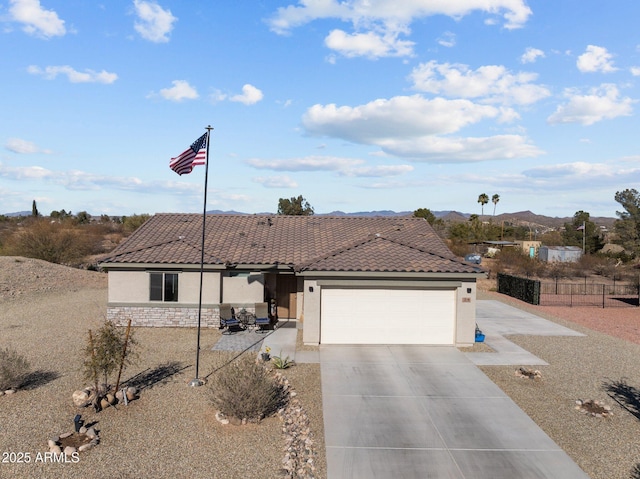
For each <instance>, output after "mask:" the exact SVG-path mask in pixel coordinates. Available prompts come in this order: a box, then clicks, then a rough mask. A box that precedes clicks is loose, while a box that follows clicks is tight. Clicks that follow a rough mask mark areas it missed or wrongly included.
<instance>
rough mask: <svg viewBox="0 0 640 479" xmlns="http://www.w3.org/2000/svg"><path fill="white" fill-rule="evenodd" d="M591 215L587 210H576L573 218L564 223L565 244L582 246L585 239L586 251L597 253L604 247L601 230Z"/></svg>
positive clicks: (563, 235) (563, 236) (563, 238)
mask: <svg viewBox="0 0 640 479" xmlns="http://www.w3.org/2000/svg"><path fill="white" fill-rule="evenodd" d="M589 217H590V215H589V213H588V212H586V211H582V210H581V211H576V213H575V214H574V215H573V220H572V221H571V222H570V223H565V224H564V231H563V232H562V241H563V243H564V245H565V246H579V247H580V248H582V245H583V241H584V247H585V252H586V253H595V252H596V251H598V250H599V249H601V248H602V239H601V237H600V230H599V228H598V226H597V225H596V224H595V223H594V222H593V221H591V220H590V219H589ZM583 225H584V229H583Z"/></svg>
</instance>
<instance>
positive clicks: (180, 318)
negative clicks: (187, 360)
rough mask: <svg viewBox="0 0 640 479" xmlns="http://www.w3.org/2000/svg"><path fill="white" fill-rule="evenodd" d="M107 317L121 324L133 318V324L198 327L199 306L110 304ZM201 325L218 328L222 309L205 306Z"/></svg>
mask: <svg viewBox="0 0 640 479" xmlns="http://www.w3.org/2000/svg"><path fill="white" fill-rule="evenodd" d="M107 319H108V320H109V321H113V322H114V323H116V324H118V325H121V326H126V324H127V322H128V321H129V319H131V325H132V326H152V327H184V328H189V327H197V326H198V307H197V306H196V307H179V308H176V307H172V308H168V307H158V306H139V305H135V306H108V307H107ZM200 326H201V327H203V328H218V327H219V326H220V309H219V308H218V307H213V308H212V307H203V308H202V313H201V316H200Z"/></svg>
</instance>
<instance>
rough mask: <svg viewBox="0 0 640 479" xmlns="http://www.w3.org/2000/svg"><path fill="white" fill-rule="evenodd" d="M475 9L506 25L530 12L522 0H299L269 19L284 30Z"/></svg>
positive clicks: (393, 21) (402, 21)
mask: <svg viewBox="0 0 640 479" xmlns="http://www.w3.org/2000/svg"><path fill="white" fill-rule="evenodd" d="M476 10H479V11H482V12H486V13H488V14H491V15H502V16H503V18H504V20H505V24H504V25H505V28H507V29H513V28H520V27H522V26H523V25H524V24H525V23H526V22H527V20H528V18H529V16H530V15H531V13H532V12H531V9H530V8H529V7H528V6H527V4H526V3H525V0H448V1H433V0H377V1H375V2H371V1H366V0H356V1H353V0H352V1H340V0H301V1H300V3H299V5H297V6H296V5H288V6H286V7H280V8H278V10H277V12H276V14H275V15H274V16H273V17H272V18H271V19H269V25H270V27H271V29H272V30H273V31H274V32H276V33H278V34H286V33H288V32H289V31H290V30H291V29H293V28H295V27H299V26H301V25H304V24H306V23H309V22H312V21H314V20H318V19H327V18H337V19H340V20H343V21H349V22H352V23H353V24H354V25H365V24H372V23H376V22H378V23H383V24H385V25H388V26H391V25H408V24H410V23H411V22H412V21H413V20H415V19H419V18H424V17H428V16H433V15H446V16H449V17H452V18H454V19H458V18H461V17H463V16H465V15H468V14H470V13H472V12H474V11H476Z"/></svg>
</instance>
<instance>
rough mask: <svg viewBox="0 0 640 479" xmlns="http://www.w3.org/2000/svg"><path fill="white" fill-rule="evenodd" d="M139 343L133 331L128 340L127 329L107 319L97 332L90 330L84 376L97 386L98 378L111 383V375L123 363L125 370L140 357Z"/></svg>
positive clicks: (85, 351) (84, 352)
mask: <svg viewBox="0 0 640 479" xmlns="http://www.w3.org/2000/svg"><path fill="white" fill-rule="evenodd" d="M137 344H138V342H137V341H136V339H135V338H134V337H133V333H131V334H130V335H129V338H128V342H127V336H126V330H125V329H124V328H118V327H117V326H116V325H115V323H113V322H112V321H105V323H104V325H103V326H102V327H101V328H100V329H99V330H98V331H96V333H95V334H93V333H92V332H91V331H89V337H88V339H87V345H86V346H85V348H84V350H83V355H84V363H83V366H84V378H85V379H87V380H90V381H92V382H93V383H94V385H95V386H96V388H98V384H97V383H98V380H101V381H103V382H104V384H109V382H108V380H109V377H110V376H111V375H112V374H113V373H114V372H116V371H119V370H120V367H121V363H122V370H123V371H124V370H125V368H126V367H127V366H129V365H131V364H132V363H133V362H134V361H135V359H136V358H137V357H138V354H137V351H136V346H137ZM125 346H126V349H125ZM98 389H99V388H98ZM100 392H101V393H106V392H107V391H100Z"/></svg>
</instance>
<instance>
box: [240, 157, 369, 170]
mask: <svg viewBox="0 0 640 479" xmlns="http://www.w3.org/2000/svg"><path fill="white" fill-rule="evenodd" d="M363 163H364V161H363V160H360V159H353V158H339V157H333V156H305V157H303V158H289V159H286V160H265V159H261V158H251V159H249V160H247V164H248V165H251V166H253V167H254V168H258V169H261V170H274V171H339V170H344V169H348V168H352V167H353V166H354V165H360V164H363Z"/></svg>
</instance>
